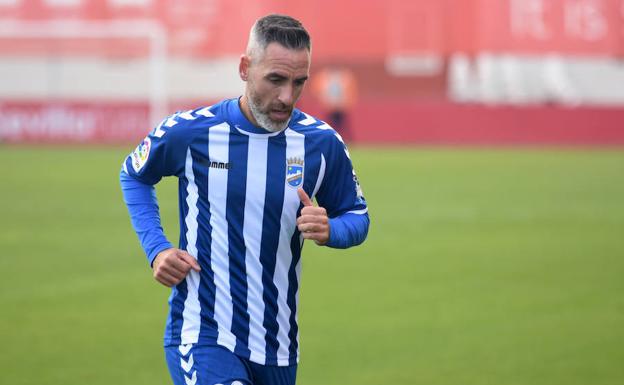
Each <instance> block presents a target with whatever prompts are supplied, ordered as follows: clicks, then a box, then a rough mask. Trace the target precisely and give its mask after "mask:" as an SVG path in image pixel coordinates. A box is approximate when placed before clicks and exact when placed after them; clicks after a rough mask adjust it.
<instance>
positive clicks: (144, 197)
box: [119, 114, 191, 265]
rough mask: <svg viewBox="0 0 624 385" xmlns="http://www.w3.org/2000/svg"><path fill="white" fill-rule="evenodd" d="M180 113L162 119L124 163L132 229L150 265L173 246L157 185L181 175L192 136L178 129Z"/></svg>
mask: <svg viewBox="0 0 624 385" xmlns="http://www.w3.org/2000/svg"><path fill="white" fill-rule="evenodd" d="M176 116H177V114H174V115H172V116H170V117H168V118H166V119H165V120H163V121H162V122H161V123H160V124H159V125H158V126H157V127H156V128H155V129H154V130H153V131H152V132H150V133H149V135H147V136H146V137H145V139H143V141H142V142H141V143H139V145H138V146H137V147H136V149H135V150H134V151H133V152H132V153H131V154H130V155H128V156H127V157H126V159H125V160H124V162H123V164H122V170H121V172H120V176H119V180H120V183H121V190H122V193H123V197H124V202H125V203H126V207H127V208H128V213H129V214H130V220H131V222H132V227H133V228H134V230H135V231H136V233H137V236H138V237H139V241H140V242H141V246H142V247H143V250H144V251H145V254H146V256H147V259H148V262H149V263H150V265H151V264H152V263H153V261H154V259H155V258H156V256H157V255H158V253H159V252H161V251H162V250H165V249H168V248H170V247H172V245H171V243H170V242H169V241H168V240H167V238H166V237H165V234H164V232H163V228H162V226H161V223H160V212H159V209H158V201H157V199H156V193H155V189H154V185H155V184H156V183H158V182H159V181H160V180H161V178H162V177H164V176H170V175H180V173H182V172H183V165H184V156H185V155H186V148H187V147H188V145H189V143H190V140H191V135H190V133H189V132H188V130H185V127H184V126H183V125H180V126H177V127H176V125H177V124H178V122H177V120H176Z"/></svg>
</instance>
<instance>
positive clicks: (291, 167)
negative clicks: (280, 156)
mask: <svg viewBox="0 0 624 385" xmlns="http://www.w3.org/2000/svg"><path fill="white" fill-rule="evenodd" d="M286 182H288V185H290V186H291V187H299V186H301V184H302V183H303V160H302V159H301V158H288V159H287V160H286Z"/></svg>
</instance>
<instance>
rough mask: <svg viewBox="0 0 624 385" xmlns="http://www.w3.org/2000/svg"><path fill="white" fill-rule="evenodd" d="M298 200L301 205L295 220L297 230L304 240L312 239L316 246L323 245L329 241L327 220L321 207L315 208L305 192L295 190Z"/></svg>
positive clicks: (325, 212)
mask: <svg viewBox="0 0 624 385" xmlns="http://www.w3.org/2000/svg"><path fill="white" fill-rule="evenodd" d="M297 194H299V199H301V203H303V208H302V209H301V215H300V216H299V218H297V228H298V229H299V231H301V234H303V238H304V239H312V240H313V241H314V242H316V244H317V245H321V246H322V245H324V244H326V243H327V242H328V241H329V218H328V217H327V211H326V210H325V209H324V208H323V207H316V206H314V205H313V204H312V200H311V199H310V197H309V196H308V194H306V192H305V191H304V190H303V189H302V188H299V189H298V190H297Z"/></svg>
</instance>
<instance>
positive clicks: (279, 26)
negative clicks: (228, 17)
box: [251, 14, 311, 51]
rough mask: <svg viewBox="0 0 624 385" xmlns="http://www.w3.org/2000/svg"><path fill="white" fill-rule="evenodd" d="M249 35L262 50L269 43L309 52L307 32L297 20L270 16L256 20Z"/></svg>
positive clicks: (309, 45) (276, 15)
mask: <svg viewBox="0 0 624 385" xmlns="http://www.w3.org/2000/svg"><path fill="white" fill-rule="evenodd" d="M251 35H252V38H255V39H256V42H257V43H258V45H259V46H260V47H261V48H262V49H265V48H266V47H267V46H268V45H269V44H271V43H279V44H281V45H283V46H284V47H286V48H289V49H294V50H300V49H307V50H308V51H310V48H311V42H310V35H309V34H308V31H306V29H305V28H304V27H303V25H302V24H301V22H300V21H299V20H297V19H294V18H292V17H290V16H286V15H278V14H272V15H267V16H264V17H262V18H260V19H258V20H257V21H256V23H255V24H254V26H253V27H252V29H251Z"/></svg>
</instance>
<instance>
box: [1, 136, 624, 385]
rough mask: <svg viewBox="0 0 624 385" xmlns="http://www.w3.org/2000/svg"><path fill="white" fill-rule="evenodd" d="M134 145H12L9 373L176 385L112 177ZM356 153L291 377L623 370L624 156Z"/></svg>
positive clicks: (6, 247) (483, 377)
mask: <svg viewBox="0 0 624 385" xmlns="http://www.w3.org/2000/svg"><path fill="white" fill-rule="evenodd" d="M130 151H131V146H128V147H127V148H100V147H84V148H36V147H8V146H3V147H0V165H1V168H0V253H1V254H0V274H1V275H2V279H0V341H1V345H0V384H13V385H17V384H37V385H47V384H50V385H52V384H54V385H57V384H62V385H73V384H80V385H83V384H89V385H99V384H102V385H104V384H106V385H110V384H115V385H123V384H132V385H141V384H150V385H158V384H169V383H170V382H169V378H168V373H167V371H166V367H165V362H164V358H163V352H162V348H161V343H162V342H161V341H162V331H163V326H164V322H165V317H166V311H167V309H166V299H167V296H168V290H167V289H166V288H164V287H161V286H159V285H158V284H157V283H156V282H155V281H154V280H153V279H152V277H151V272H150V270H149V268H148V265H147V263H146V259H145V257H144V255H143V254H142V251H141V249H140V247H139V244H138V241H137V238H136V236H135V234H134V232H133V231H132V230H131V227H130V222H129V220H128V217H127V213H126V209H125V207H124V205H123V203H122V199H121V193H120V189H119V183H118V170H119V168H120V164H121V161H122V158H123V157H124V155H125V154H126V153H129V152H130ZM352 157H353V159H354V162H355V165H356V170H357V171H358V175H359V178H360V180H361V182H362V186H363V189H364V193H365V195H366V198H367V200H368V202H369V206H370V215H371V218H372V225H371V230H370V234H369V237H368V240H367V242H366V243H365V244H364V245H363V246H361V247H358V248H354V249H350V250H347V251H336V250H329V249H326V248H320V247H317V246H315V245H314V244H313V243H307V244H306V247H305V248H304V260H303V264H304V267H303V283H302V288H301V308H300V323H301V344H302V350H301V353H302V362H301V364H300V367H299V381H298V384H300V385H331V384H336V385H338V384H340V385H346V384H354V385H367V384H370V385H379V384H418V385H419V384H423V385H457V384H462V385H466V384H470V385H472V384H474V385H477V384H479V385H480V384H483V385H486V384H487V385H489V384H492V385H515V384H517V385H527V384H530V385H542V384H543V385H547V384H548V385H553V384H563V385H576V384H578V385H587V384H592V385H602V384H605V385H606V384H622V383H624V365H623V363H624V152H622V151H619V150H609V151H583V150H566V151H564V150H546V149H540V150H526V149H525V150H521V149H497V150H484V149H472V150H451V149H435V150H434V149H423V148H385V149H383V148H380V149H372V148H354V149H353V150H352ZM330 167H331V165H330ZM175 190H176V182H175V180H173V179H167V180H165V181H163V183H162V184H161V185H159V188H158V191H159V197H160V203H161V210H162V212H163V217H164V222H165V230H166V232H167V234H169V236H170V237H171V238H172V239H174V240H177V213H176V210H177V203H176V191H175Z"/></svg>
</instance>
